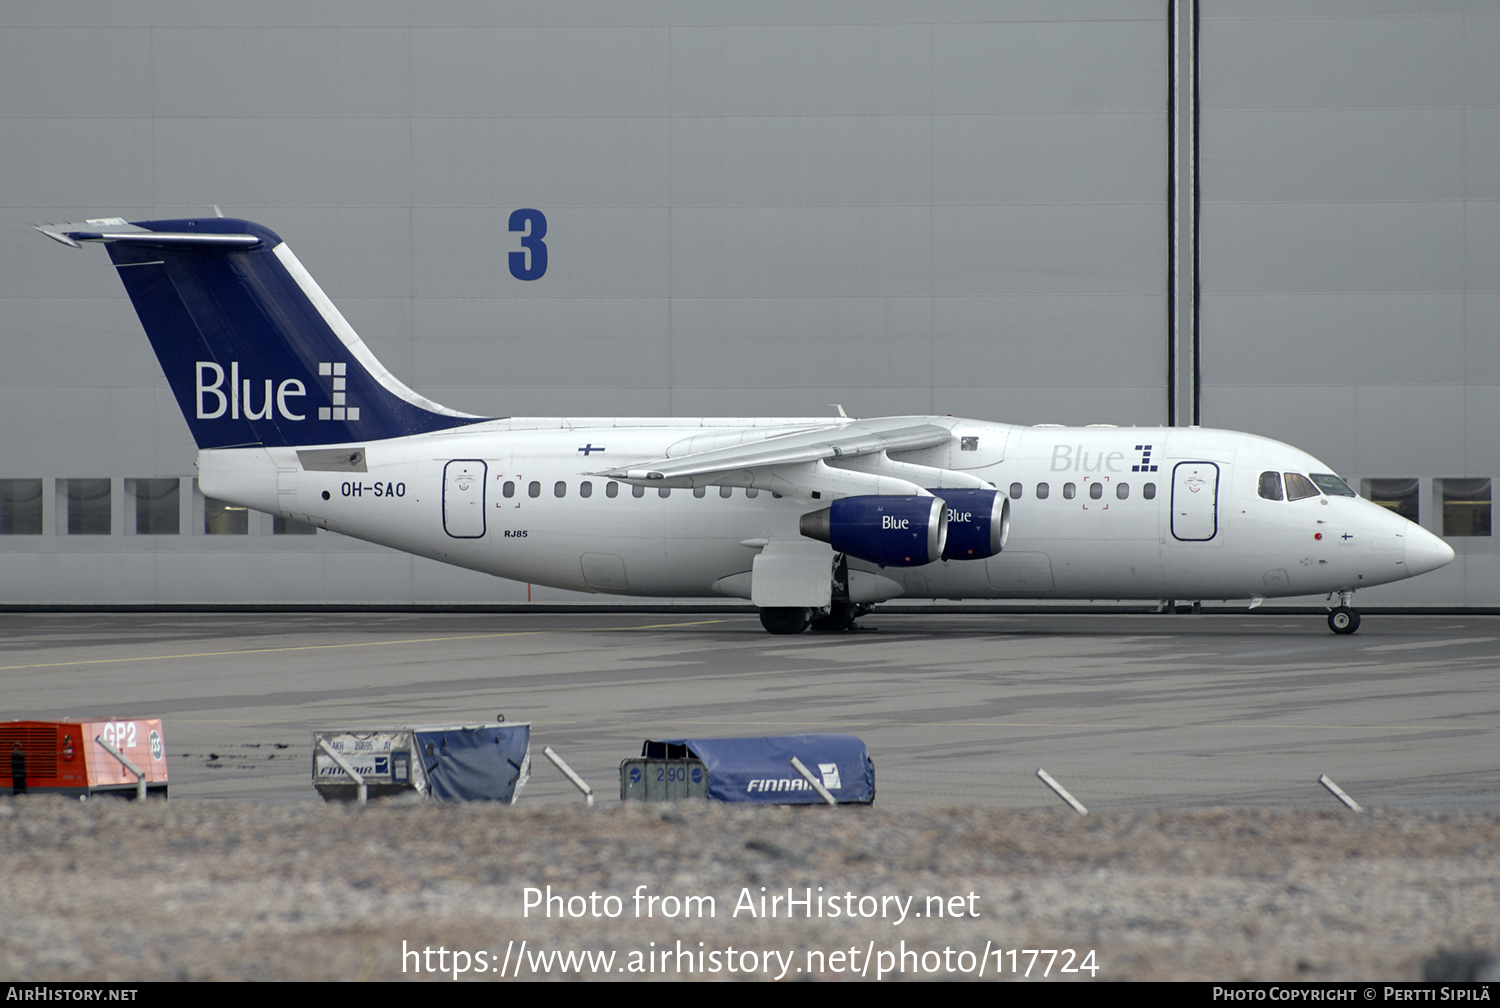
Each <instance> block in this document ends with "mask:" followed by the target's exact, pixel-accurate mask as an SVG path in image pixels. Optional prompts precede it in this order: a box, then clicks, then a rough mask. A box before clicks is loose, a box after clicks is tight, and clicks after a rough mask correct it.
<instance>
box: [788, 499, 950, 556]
mask: <svg viewBox="0 0 1500 1008" xmlns="http://www.w3.org/2000/svg"><path fill="white" fill-rule="evenodd" d="M800 528H801V532H802V534H803V535H805V536H807V537H808V538H809V539H817V540H820V541H822V542H826V543H828V544H829V545H830V546H832V547H833V548H834V549H836V550H838V551H839V552H840V553H847V554H848V555H849V556H852V557H858V558H859V559H861V560H868V561H870V562H871V563H877V564H880V565H881V566H882V567H920V566H922V565H923V564H930V563H933V562H935V561H936V560H938V558H940V557H941V556H942V555H943V547H944V546H945V545H947V539H948V507H947V505H946V504H945V502H944V500H943V498H941V497H894V496H890V497H888V496H883V495H882V496H873V495H872V496H865V497H843V498H840V499H839V500H836V501H834V502H833V504H832V505H830V506H829V507H826V508H824V509H823V510H821V511H814V512H812V513H811V514H805V515H803V516H802V520H801V525H800Z"/></svg>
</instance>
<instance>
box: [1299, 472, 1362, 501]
mask: <svg viewBox="0 0 1500 1008" xmlns="http://www.w3.org/2000/svg"><path fill="white" fill-rule="evenodd" d="M1308 476H1310V477H1311V478H1312V481H1313V482H1314V483H1316V484H1317V485H1318V489H1319V490H1321V491H1323V492H1324V493H1326V494H1327V495H1328V496H1330V497H1353V496H1354V495H1355V494H1354V491H1353V490H1350V489H1349V484H1348V483H1345V482H1344V481H1343V480H1341V479H1339V478H1338V477H1337V476H1335V475H1334V474H1333V473H1308Z"/></svg>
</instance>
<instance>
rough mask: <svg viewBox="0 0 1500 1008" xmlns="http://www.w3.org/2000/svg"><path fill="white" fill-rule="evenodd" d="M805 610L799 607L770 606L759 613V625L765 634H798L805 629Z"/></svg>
mask: <svg viewBox="0 0 1500 1008" xmlns="http://www.w3.org/2000/svg"><path fill="white" fill-rule="evenodd" d="M808 622H809V621H808V618H807V610H806V609H804V608H802V607H800V606H772V607H769V608H766V609H762V610H761V611H760V625H761V626H763V627H765V628H766V632H767V633H773V634H799V633H801V632H802V631H804V630H806V629H807V624H808Z"/></svg>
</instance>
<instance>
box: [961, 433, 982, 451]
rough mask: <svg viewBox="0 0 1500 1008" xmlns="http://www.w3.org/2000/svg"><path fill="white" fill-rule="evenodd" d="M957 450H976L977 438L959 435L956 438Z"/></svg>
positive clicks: (977, 446)
mask: <svg viewBox="0 0 1500 1008" xmlns="http://www.w3.org/2000/svg"><path fill="white" fill-rule="evenodd" d="M958 450H959V451H978V450H979V438H978V437H977V436H971V437H961V438H959V439H958Z"/></svg>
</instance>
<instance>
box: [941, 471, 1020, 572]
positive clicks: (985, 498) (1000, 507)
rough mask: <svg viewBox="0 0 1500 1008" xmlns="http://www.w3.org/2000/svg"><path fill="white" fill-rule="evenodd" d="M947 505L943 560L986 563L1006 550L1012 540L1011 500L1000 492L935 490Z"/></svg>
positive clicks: (951, 488)
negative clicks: (946, 530) (946, 543)
mask: <svg viewBox="0 0 1500 1008" xmlns="http://www.w3.org/2000/svg"><path fill="white" fill-rule="evenodd" d="M932 492H933V494H934V495H935V496H938V497H941V498H943V500H945V501H947V503H948V545H947V546H945V547H944V548H943V559H944V560H983V559H984V558H986V557H992V556H994V555H995V554H996V553H999V552H1000V551H1001V550H1003V549H1004V548H1005V540H1006V539H1008V538H1010V498H1008V497H1006V496H1005V495H1004V494H1003V493H1001V492H1000V491H999V490H968V489H955V488H953V487H941V488H934V489H933V491H932Z"/></svg>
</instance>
